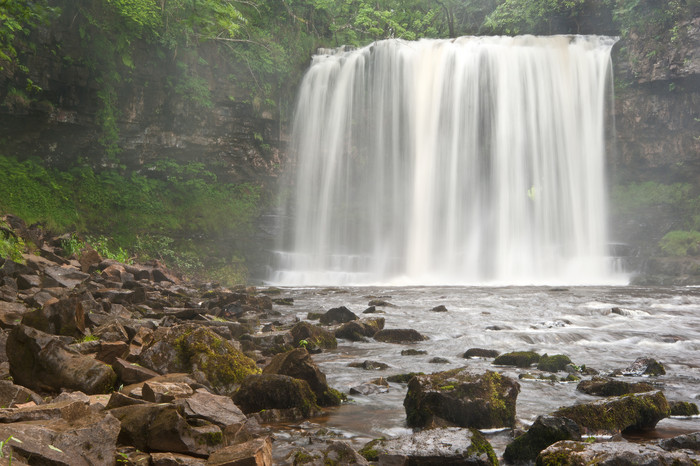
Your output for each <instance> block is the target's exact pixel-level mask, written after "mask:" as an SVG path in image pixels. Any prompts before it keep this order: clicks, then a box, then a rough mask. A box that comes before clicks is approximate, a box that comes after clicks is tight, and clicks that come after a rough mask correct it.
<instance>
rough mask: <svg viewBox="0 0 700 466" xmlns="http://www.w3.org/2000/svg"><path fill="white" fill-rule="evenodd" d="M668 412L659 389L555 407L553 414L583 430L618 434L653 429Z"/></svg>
mask: <svg viewBox="0 0 700 466" xmlns="http://www.w3.org/2000/svg"><path fill="white" fill-rule="evenodd" d="M669 412H670V409H669V406H668V402H667V401H666V397H665V396H664V394H663V393H662V392H660V391H658V392H647V393H637V394H631V395H623V396H619V397H612V398H607V399H605V400H600V401H594V402H591V403H584V404H579V405H575V406H569V407H564V408H559V409H558V410H557V411H555V412H554V413H552V414H553V415H554V416H562V417H567V418H569V419H571V420H573V421H574V422H576V423H577V424H578V425H579V427H581V428H582V431H583V433H584V434H587V433H597V432H604V433H619V432H622V431H624V430H625V429H653V428H654V426H656V423H658V422H659V421H660V420H661V419H663V418H665V417H668V415H669Z"/></svg>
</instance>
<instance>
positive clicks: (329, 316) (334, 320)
mask: <svg viewBox="0 0 700 466" xmlns="http://www.w3.org/2000/svg"><path fill="white" fill-rule="evenodd" d="M358 319H359V317H357V314H355V313H354V312H352V311H351V310H350V309H348V308H347V307H345V306H340V307H334V308H333V309H329V310H328V311H327V312H326V313H325V314H323V315H322V316H321V318H320V319H319V320H320V322H321V325H333V324H344V323H345V322H350V321H351V320H358Z"/></svg>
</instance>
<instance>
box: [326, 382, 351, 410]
mask: <svg viewBox="0 0 700 466" xmlns="http://www.w3.org/2000/svg"><path fill="white" fill-rule="evenodd" d="M322 398H323V401H324V403H323V406H338V405H340V404H341V403H342V402H344V401H348V397H347V396H345V393H341V392H339V391H338V390H336V389H335V388H330V387H329V388H328V390H326V391H325V392H323V397H322Z"/></svg>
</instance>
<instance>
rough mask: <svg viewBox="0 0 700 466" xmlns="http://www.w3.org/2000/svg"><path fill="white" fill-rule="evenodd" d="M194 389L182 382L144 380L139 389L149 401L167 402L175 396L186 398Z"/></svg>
mask: <svg viewBox="0 0 700 466" xmlns="http://www.w3.org/2000/svg"><path fill="white" fill-rule="evenodd" d="M193 393H194V390H192V387H190V386H189V385H188V384H186V383H182V382H154V381H150V382H145V383H144V384H143V388H142V389H141V396H142V397H143V399H144V400H145V401H150V402H151V403H169V402H171V401H173V400H175V399H176V398H187V397H188V396H190V395H192V394H193Z"/></svg>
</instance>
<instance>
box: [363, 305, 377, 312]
mask: <svg viewBox="0 0 700 466" xmlns="http://www.w3.org/2000/svg"><path fill="white" fill-rule="evenodd" d="M377 312H378V311H377V307H376V306H370V307H368V308H367V309H365V310H364V311H362V313H363V314H376V313H377Z"/></svg>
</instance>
